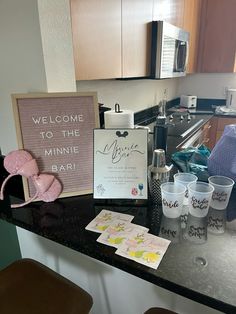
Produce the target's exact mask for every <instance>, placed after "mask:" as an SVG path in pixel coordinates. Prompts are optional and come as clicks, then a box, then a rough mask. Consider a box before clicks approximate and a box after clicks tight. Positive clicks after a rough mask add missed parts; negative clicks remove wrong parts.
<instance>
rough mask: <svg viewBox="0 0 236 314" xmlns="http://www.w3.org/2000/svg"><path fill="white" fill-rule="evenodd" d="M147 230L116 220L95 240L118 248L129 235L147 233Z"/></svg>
mask: <svg viewBox="0 0 236 314" xmlns="http://www.w3.org/2000/svg"><path fill="white" fill-rule="evenodd" d="M148 230H149V229H148V228H145V227H142V226H139V225H135V224H132V223H130V222H128V221H124V220H120V219H116V220H115V221H113V222H112V224H111V225H110V226H109V227H108V228H107V229H106V231H104V232H103V233H102V234H101V235H100V237H99V238H98V239H97V241H98V242H100V243H103V244H106V245H109V246H113V247H116V248H118V247H119V246H120V245H122V244H123V243H124V242H125V240H126V239H128V238H129V237H130V235H131V234H132V233H133V232H135V233H136V234H137V235H138V234H139V233H140V234H143V233H144V232H148Z"/></svg>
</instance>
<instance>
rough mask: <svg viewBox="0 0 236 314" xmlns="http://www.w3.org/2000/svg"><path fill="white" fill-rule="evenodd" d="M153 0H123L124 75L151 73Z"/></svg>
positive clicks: (145, 74)
mask: <svg viewBox="0 0 236 314" xmlns="http://www.w3.org/2000/svg"><path fill="white" fill-rule="evenodd" d="M152 11H153V0H122V77H143V76H147V75H149V74H150V64H149V61H150V55H151V53H150V50H151V49H150V47H151V21H152Z"/></svg>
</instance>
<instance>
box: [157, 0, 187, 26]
mask: <svg viewBox="0 0 236 314" xmlns="http://www.w3.org/2000/svg"><path fill="white" fill-rule="evenodd" d="M184 2H185V0H154V7H153V20H154V21H158V20H160V21H165V22H168V23H170V24H173V25H175V26H177V27H180V28H183V24H184Z"/></svg>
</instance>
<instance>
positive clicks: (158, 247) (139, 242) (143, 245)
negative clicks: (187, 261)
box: [116, 232, 170, 269]
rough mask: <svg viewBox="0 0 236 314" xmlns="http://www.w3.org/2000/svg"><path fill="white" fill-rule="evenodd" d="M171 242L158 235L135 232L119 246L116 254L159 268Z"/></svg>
mask: <svg viewBox="0 0 236 314" xmlns="http://www.w3.org/2000/svg"><path fill="white" fill-rule="evenodd" d="M169 244H170V241H169V240H166V239H162V238H159V237H156V236H154V235H152V234H150V233H145V232H143V233H137V232H134V233H133V234H132V235H131V236H130V237H129V238H128V239H125V241H124V243H123V244H122V245H121V246H119V248H118V249H117V250H116V254H118V255H120V256H123V257H126V258H128V259H131V260H133V261H135V262H138V263H140V264H143V265H146V266H148V267H151V268H154V269H157V267H158V266H159V264H160V262H161V260H162V258H163V256H164V254H165V252H166V250H167V248H168V246H169Z"/></svg>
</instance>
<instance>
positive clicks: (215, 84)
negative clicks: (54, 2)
mask: <svg viewBox="0 0 236 314" xmlns="http://www.w3.org/2000/svg"><path fill="white" fill-rule="evenodd" d="M226 88H236V73H204V74H191V75H187V76H186V77H184V78H181V80H179V86H178V96H180V95H183V94H184V95H188V94H190V95H196V96H197V97H198V98H213V99H214V98H216V99H225V97H226V95H225V89H226Z"/></svg>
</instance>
